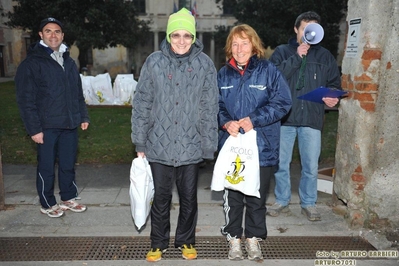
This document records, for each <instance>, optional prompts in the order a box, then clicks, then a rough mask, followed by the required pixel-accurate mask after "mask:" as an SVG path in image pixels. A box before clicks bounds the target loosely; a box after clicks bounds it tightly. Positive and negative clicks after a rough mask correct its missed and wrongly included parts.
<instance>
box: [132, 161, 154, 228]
mask: <svg viewBox="0 0 399 266" xmlns="http://www.w3.org/2000/svg"><path fill="white" fill-rule="evenodd" d="M129 195H130V207H131V211H132V217H133V219H134V224H135V225H136V226H137V229H138V230H140V229H141V227H142V226H143V225H145V223H146V221H147V217H148V214H149V213H150V210H151V204H152V199H153V197H154V182H153V180H152V173H151V167H150V165H149V163H148V161H147V159H146V158H143V157H137V158H134V159H133V161H132V166H131V168H130V190H129Z"/></svg>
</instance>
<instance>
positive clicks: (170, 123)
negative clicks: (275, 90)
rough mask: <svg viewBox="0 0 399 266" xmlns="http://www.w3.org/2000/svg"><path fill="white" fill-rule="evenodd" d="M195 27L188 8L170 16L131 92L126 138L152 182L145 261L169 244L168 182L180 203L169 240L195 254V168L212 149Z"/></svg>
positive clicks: (210, 104)
mask: <svg viewBox="0 0 399 266" xmlns="http://www.w3.org/2000/svg"><path fill="white" fill-rule="evenodd" d="M195 34H196V30H195V19H194V17H193V16H192V15H191V13H190V11H188V10H187V9H185V8H183V9H181V10H180V11H178V12H176V13H174V14H172V15H170V17H169V20H168V25H167V28H166V38H165V40H163V41H162V43H161V50H160V51H156V52H154V53H152V54H151V55H149V56H148V58H147V59H146V61H145V63H144V65H143V67H142V70H141V73H140V78H139V81H138V84H137V87H136V92H135V96H134V99H133V104H132V105H133V111H132V142H133V143H134V144H135V146H136V152H137V156H141V157H146V158H147V160H148V161H149V162H150V166H151V170H152V175H153V180H154V187H155V195H154V199H153V203H152V207H151V249H150V251H149V252H148V253H147V261H159V260H160V259H161V258H162V253H163V252H165V251H166V249H167V248H168V245H169V238H170V206H171V202H172V189H173V182H175V183H176V186H177V191H178V194H179V203H180V208H179V217H178V221H177V228H176V234H175V242H174V246H175V247H176V248H179V249H181V251H182V257H183V258H185V259H195V258H197V251H196V250H195V247H194V245H195V228H196V225H197V215H198V206H197V181H198V172H199V164H200V163H201V162H202V161H203V160H204V159H210V160H212V159H214V154H215V151H216V149H217V139H218V137H217V131H218V124H217V113H218V87H217V81H216V73H217V72H216V68H215V66H214V63H213V62H212V60H211V59H210V58H209V57H208V56H207V55H206V54H205V53H203V52H202V50H203V47H204V46H203V44H202V43H201V42H200V41H199V40H197V39H196V38H195Z"/></svg>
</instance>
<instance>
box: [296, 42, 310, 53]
mask: <svg viewBox="0 0 399 266" xmlns="http://www.w3.org/2000/svg"><path fill="white" fill-rule="evenodd" d="M309 48H310V45H309V44H307V43H305V42H303V43H301V45H299V46H298V48H297V49H296V52H297V53H298V55H299V56H300V57H303V56H305V55H307V54H308V50H309Z"/></svg>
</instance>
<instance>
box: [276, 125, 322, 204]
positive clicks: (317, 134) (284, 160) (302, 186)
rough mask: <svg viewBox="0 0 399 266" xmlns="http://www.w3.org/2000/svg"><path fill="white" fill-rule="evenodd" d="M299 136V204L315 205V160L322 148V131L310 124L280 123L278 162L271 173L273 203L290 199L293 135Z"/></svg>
mask: <svg viewBox="0 0 399 266" xmlns="http://www.w3.org/2000/svg"><path fill="white" fill-rule="evenodd" d="M297 136H298V148H299V155H300V157H301V166H302V170H301V179H300V182H299V198H300V200H301V207H303V208H305V207H310V206H315V204H316V201H317V176H318V167H319V166H318V163H319V156H320V150H321V131H320V130H317V129H313V128H310V127H293V126H281V134H280V163H279V166H278V170H277V172H276V173H275V174H274V176H275V180H276V187H275V189H274V193H275V195H276V203H278V204H281V205H283V206H287V205H288V204H289V203H290V200H291V175H290V164H291V160H292V152H293V148H294V144H295V139H296V137H297Z"/></svg>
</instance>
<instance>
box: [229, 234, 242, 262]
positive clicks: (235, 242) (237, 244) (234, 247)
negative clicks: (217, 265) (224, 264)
mask: <svg viewBox="0 0 399 266" xmlns="http://www.w3.org/2000/svg"><path fill="white" fill-rule="evenodd" d="M229 246H230V249H229V259H230V260H242V259H244V256H243V255H242V250H241V239H240V238H236V237H232V238H231V239H230V241H229Z"/></svg>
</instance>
